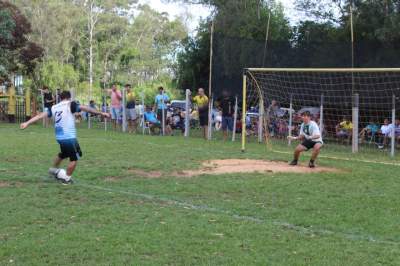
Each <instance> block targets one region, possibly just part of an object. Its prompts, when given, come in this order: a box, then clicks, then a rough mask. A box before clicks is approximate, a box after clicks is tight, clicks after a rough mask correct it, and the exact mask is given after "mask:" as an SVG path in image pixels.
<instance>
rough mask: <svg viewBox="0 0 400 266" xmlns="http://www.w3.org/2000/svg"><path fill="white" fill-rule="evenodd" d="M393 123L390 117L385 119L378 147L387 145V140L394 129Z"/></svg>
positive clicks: (380, 131)
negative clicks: (390, 121) (390, 122)
mask: <svg viewBox="0 0 400 266" xmlns="http://www.w3.org/2000/svg"><path fill="white" fill-rule="evenodd" d="M392 127H393V126H392V124H389V119H387V118H386V119H385V120H383V125H382V126H381V129H380V130H379V137H380V138H379V144H378V148H379V149H383V148H384V147H385V146H386V145H387V141H388V139H389V137H390V133H391V130H392Z"/></svg>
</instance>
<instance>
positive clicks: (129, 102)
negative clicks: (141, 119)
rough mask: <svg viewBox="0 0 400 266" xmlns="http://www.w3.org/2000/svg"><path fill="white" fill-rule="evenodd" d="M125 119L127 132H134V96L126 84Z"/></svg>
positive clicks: (135, 118)
mask: <svg viewBox="0 0 400 266" xmlns="http://www.w3.org/2000/svg"><path fill="white" fill-rule="evenodd" d="M125 89H126V118H127V119H128V132H129V133H133V132H135V131H136V120H137V115H136V109H135V108H136V96H135V93H134V92H133V91H131V85H130V84H126V85H125Z"/></svg>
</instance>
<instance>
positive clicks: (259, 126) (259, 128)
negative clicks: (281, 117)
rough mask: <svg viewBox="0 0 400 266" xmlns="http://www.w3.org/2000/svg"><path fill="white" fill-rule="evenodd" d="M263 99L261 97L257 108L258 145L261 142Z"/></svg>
mask: <svg viewBox="0 0 400 266" xmlns="http://www.w3.org/2000/svg"><path fill="white" fill-rule="evenodd" d="M263 118H264V99H263V98H262V97H261V98H260V102H259V106H258V143H261V142H262V141H263V121H264V119H263Z"/></svg>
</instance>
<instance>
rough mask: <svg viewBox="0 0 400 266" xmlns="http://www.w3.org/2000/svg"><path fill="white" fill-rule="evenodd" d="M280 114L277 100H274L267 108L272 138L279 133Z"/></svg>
mask: <svg viewBox="0 0 400 266" xmlns="http://www.w3.org/2000/svg"><path fill="white" fill-rule="evenodd" d="M279 114H280V107H279V104H278V102H277V101H276V100H272V101H271V104H270V106H268V108H267V119H268V120H269V123H268V124H269V131H270V134H271V136H272V137H273V136H275V135H277V134H278V132H279V128H278V121H277V120H278V116H279Z"/></svg>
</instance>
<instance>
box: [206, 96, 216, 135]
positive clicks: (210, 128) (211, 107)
mask: <svg viewBox="0 0 400 266" xmlns="http://www.w3.org/2000/svg"><path fill="white" fill-rule="evenodd" d="M210 97H211V101H210V102H209V106H208V132H207V133H208V136H207V139H208V140H211V139H212V112H213V105H214V98H213V97H212V96H211V95H210Z"/></svg>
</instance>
